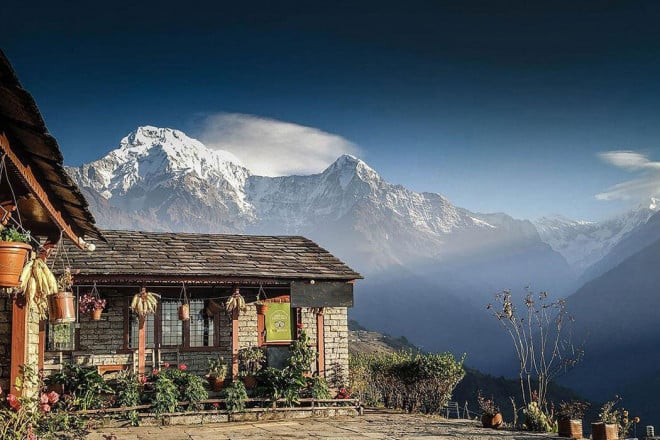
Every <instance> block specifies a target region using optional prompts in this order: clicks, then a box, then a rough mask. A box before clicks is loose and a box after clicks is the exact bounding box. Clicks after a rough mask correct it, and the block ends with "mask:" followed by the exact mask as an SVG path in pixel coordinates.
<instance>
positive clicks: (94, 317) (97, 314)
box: [89, 309, 103, 321]
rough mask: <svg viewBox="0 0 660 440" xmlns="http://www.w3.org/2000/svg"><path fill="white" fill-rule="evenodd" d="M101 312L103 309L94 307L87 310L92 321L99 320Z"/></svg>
mask: <svg viewBox="0 0 660 440" xmlns="http://www.w3.org/2000/svg"><path fill="white" fill-rule="evenodd" d="M101 313H103V309H94V310H92V311H91V312H89V317H90V318H92V321H100V320H101Z"/></svg>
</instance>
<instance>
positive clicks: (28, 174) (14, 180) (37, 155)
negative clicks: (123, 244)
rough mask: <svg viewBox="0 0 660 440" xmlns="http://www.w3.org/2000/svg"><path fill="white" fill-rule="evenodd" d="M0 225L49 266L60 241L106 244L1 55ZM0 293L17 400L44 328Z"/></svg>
mask: <svg viewBox="0 0 660 440" xmlns="http://www.w3.org/2000/svg"><path fill="white" fill-rule="evenodd" d="M0 223H2V225H3V226H7V227H11V226H14V227H17V228H19V229H21V230H23V231H30V232H31V235H32V238H33V240H32V242H31V243H30V244H31V245H32V247H33V250H34V251H35V254H36V253H38V254H39V257H38V258H42V259H44V260H46V261H52V258H51V259H50V260H48V258H49V256H50V254H51V252H52V251H53V250H54V249H55V248H56V246H57V245H58V243H60V242H63V241H70V243H72V244H73V246H78V247H80V248H86V247H87V244H86V242H85V237H86V236H87V237H92V238H95V239H97V240H102V239H103V236H102V234H101V233H100V232H99V230H98V229H97V228H96V227H95V226H94V218H93V217H92V214H91V213H90V212H89V209H88V205H87V201H86V200H85V198H84V197H83V195H82V193H81V192H80V190H79V189H78V187H77V185H76V184H75V183H74V182H73V181H72V180H71V178H70V177H69V176H68V175H67V174H66V172H65V170H64V166H63V158H62V153H61V152H60V149H59V147H58V145H57V141H56V140H55V138H53V137H52V136H51V135H50V134H49V133H48V129H47V128H46V125H45V123H44V120H43V118H42V116H41V114H40V112H39V109H38V108H37V105H36V103H35V102H34V99H33V98H32V96H30V94H29V93H28V92H27V91H26V90H25V89H23V87H22V86H21V84H20V82H19V80H18V77H17V76H16V73H15V72H14V70H13V68H12V66H11V64H10V63H9V60H8V59H7V58H6V56H5V54H4V53H3V52H2V51H0ZM0 290H1V292H0V387H2V389H3V390H11V392H12V393H14V394H20V393H21V392H22V390H17V389H16V388H15V386H14V385H15V383H16V379H17V378H18V377H19V375H20V369H21V366H23V365H32V366H35V367H37V368H40V367H42V364H40V362H39V359H40V356H39V355H40V354H41V355H43V348H44V347H43V342H44V340H43V329H44V327H45V324H44V322H43V321H40V320H39V316H38V314H37V313H35V312H34V309H33V308H32V307H29V306H28V305H26V301H25V297H24V295H22V294H21V293H19V292H16V291H15V290H14V289H13V288H10V287H7V288H2V289H0ZM27 391H30V390H27Z"/></svg>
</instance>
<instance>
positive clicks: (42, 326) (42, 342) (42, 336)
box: [38, 319, 48, 371]
mask: <svg viewBox="0 0 660 440" xmlns="http://www.w3.org/2000/svg"><path fill="white" fill-rule="evenodd" d="M47 324H48V322H47V321H46V320H45V319H42V320H40V321H39V365H38V368H39V371H41V370H43V369H44V353H46V325H47Z"/></svg>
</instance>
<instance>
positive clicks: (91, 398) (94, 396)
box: [46, 364, 113, 410]
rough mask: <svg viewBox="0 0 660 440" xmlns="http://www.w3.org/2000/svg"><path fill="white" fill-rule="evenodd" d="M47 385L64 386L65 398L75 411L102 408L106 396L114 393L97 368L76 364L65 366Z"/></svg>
mask: <svg viewBox="0 0 660 440" xmlns="http://www.w3.org/2000/svg"><path fill="white" fill-rule="evenodd" d="M46 383H47V384H49V385H60V386H62V387H63V389H64V397H65V398H66V399H68V400H69V401H70V404H71V407H72V409H73V410H76V409H80V410H87V409H96V408H101V407H102V406H103V405H104V404H105V400H106V399H105V398H104V394H110V393H112V392H113V390H112V388H110V386H109V385H108V384H106V383H105V381H104V380H103V376H101V375H100V374H99V373H98V371H97V369H96V367H82V366H80V365H74V364H66V365H64V367H63V368H62V371H59V372H57V373H55V374H54V375H52V376H50V377H49V378H47V379H46Z"/></svg>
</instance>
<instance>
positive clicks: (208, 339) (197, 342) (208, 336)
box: [190, 300, 215, 347]
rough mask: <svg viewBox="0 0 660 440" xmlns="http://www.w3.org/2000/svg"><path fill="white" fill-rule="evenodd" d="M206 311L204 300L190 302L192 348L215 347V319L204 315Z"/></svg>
mask: <svg viewBox="0 0 660 440" xmlns="http://www.w3.org/2000/svg"><path fill="white" fill-rule="evenodd" d="M202 309H204V301H203V300H192V301H190V346H191V347H211V346H213V336H214V331H215V328H214V327H213V318H212V317H211V318H209V317H208V316H206V314H204V313H202Z"/></svg>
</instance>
